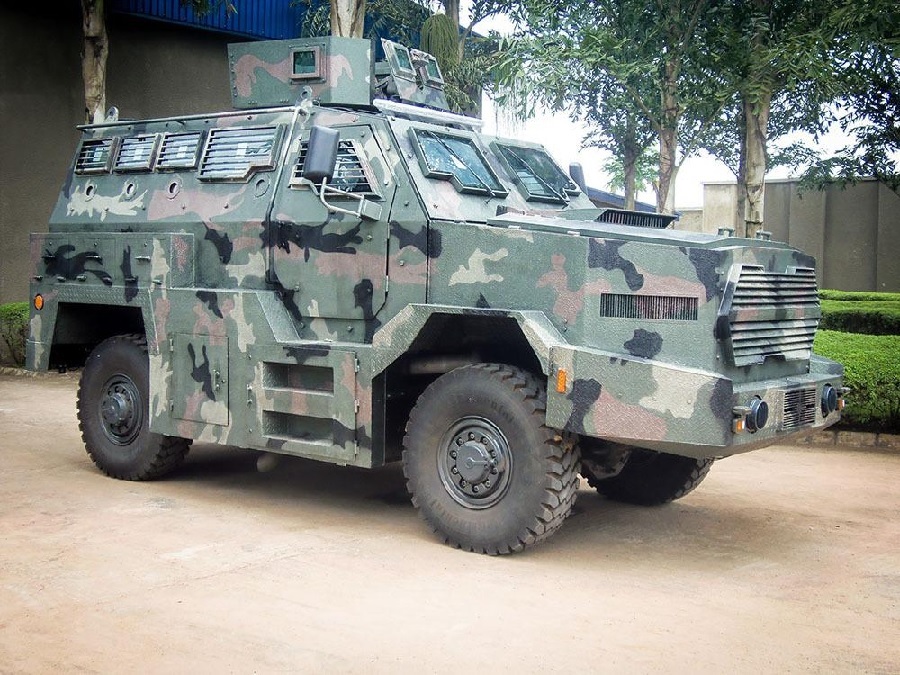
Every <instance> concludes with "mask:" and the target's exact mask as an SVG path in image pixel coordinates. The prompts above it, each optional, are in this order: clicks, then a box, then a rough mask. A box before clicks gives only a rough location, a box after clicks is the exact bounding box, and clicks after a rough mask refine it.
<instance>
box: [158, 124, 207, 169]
mask: <svg viewBox="0 0 900 675" xmlns="http://www.w3.org/2000/svg"><path fill="white" fill-rule="evenodd" d="M202 137H203V133H202V132H200V131H191V132H188V133H185V134H166V135H165V137H164V138H163V142H162V147H161V148H160V149H159V157H158V158H157V160H156V168H157V169H158V170H160V171H169V170H173V169H193V168H194V167H196V166H197V157H198V156H199V155H200V140H201V139H202Z"/></svg>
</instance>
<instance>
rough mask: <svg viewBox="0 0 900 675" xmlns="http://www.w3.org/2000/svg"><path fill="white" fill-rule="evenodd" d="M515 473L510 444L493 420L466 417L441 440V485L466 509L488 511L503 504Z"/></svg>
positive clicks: (439, 469)
mask: <svg viewBox="0 0 900 675" xmlns="http://www.w3.org/2000/svg"><path fill="white" fill-rule="evenodd" d="M511 472H512V453H511V452H510V450H509V442H508V441H507V440H506V436H505V435H504V434H503V432H502V431H500V429H499V428H498V427H497V425H496V424H494V423H493V422H491V421H490V420H487V419H484V418H483V417H463V418H461V419H459V420H457V421H456V422H455V423H454V424H453V426H451V427H450V429H449V430H448V431H447V433H445V434H444V436H443V438H442V439H441V446H440V449H439V452H438V473H439V474H440V477H441V482H442V483H443V485H444V489H445V490H446V491H447V494H449V495H450V496H451V497H452V498H453V500H454V501H456V502H457V503H458V504H461V505H462V506H465V507H466V508H469V509H486V508H488V507H489V506H493V505H494V504H496V503H497V502H498V501H500V499H502V498H503V495H504V494H506V491H507V489H508V488H509V477H510V474H511Z"/></svg>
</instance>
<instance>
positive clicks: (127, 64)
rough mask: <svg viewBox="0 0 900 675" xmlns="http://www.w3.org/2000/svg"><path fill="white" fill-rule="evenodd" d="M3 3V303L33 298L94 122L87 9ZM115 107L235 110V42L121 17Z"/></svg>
mask: <svg viewBox="0 0 900 675" xmlns="http://www.w3.org/2000/svg"><path fill="white" fill-rule="evenodd" d="M25 5H26V3H21V2H18V3H14V2H7V1H2V2H0V45H2V50H0V129H2V132H0V303H5V302H13V301H19V300H27V299H28V297H27V296H28V281H29V279H28V234H29V232H38V231H46V229H47V219H48V218H49V216H50V211H51V210H52V208H53V205H54V204H55V202H56V197H57V194H58V192H59V188H60V186H61V185H62V182H63V179H64V178H65V174H66V171H67V169H68V166H69V163H70V162H71V160H72V156H73V154H74V152H75V146H76V144H77V141H78V137H79V134H78V131H77V130H76V129H75V126H76V125H77V124H80V123H82V122H83V121H84V114H83V108H84V93H83V92H84V88H83V84H82V79H81V56H80V55H81V46H82V42H81V15H80V12H79V11H78V3H69V2H66V3H59V5H60V7H59V8H58V9H56V8H54V9H53V10H52V12H51V11H49V10H44V12H41V11H40V10H35V9H22V8H21V7H22V6H25ZM108 24H109V25H108V28H109V40H110V56H109V63H108V80H107V105H115V106H117V107H118V108H119V111H120V117H121V118H133V119H140V118H146V117H164V116H168V115H176V114H183V113H198V112H215V111H219V110H227V109H229V108H230V106H231V102H230V101H231V99H230V96H229V91H228V86H229V84H228V62H227V54H226V44H227V43H228V41H229V39H228V38H227V37H225V36H221V35H217V34H213V33H209V32H203V31H198V30H190V29H183V28H179V27H174V26H168V25H165V24H161V23H155V22H149V21H140V20H135V19H128V18H125V17H120V16H116V15H112V16H110V17H109V19H108Z"/></svg>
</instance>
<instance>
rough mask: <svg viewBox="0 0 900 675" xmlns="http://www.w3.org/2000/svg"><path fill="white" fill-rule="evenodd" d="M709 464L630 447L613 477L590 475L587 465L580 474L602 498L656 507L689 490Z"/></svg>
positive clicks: (699, 480) (705, 472)
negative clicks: (618, 470)
mask: <svg viewBox="0 0 900 675" xmlns="http://www.w3.org/2000/svg"><path fill="white" fill-rule="evenodd" d="M713 461H714V460H712V459H694V458H692V457H682V456H680V455H670V454H667V453H664V452H654V451H652V450H642V449H640V448H632V450H631V452H630V453H629V455H628V459H627V460H626V461H625V466H624V467H622V470H621V471H620V472H619V473H617V474H616V475H614V476H611V477H609V478H601V477H599V476H596V475H594V474H593V473H592V472H591V470H590V465H589V463H587V462H585V463H584V464H583V465H582V468H581V473H582V475H583V476H584V477H585V478H587V481H588V484H590V486H591V487H592V488H594V489H595V490H597V492H599V493H600V494H601V495H603V496H604V497H608V498H609V499H612V500H614V501H617V502H625V503H627V504H639V505H641V506H658V505H660V504H666V503H668V502H671V501H674V500H676V499H681V498H682V497H684V496H685V495H686V494H688V493H689V492H691V491H693V490H694V489H695V488H696V487H697V486H698V485H700V483H701V482H702V481H703V479H704V478H706V474H708V473H709V469H710V467H712V463H713Z"/></svg>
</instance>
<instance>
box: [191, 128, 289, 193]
mask: <svg viewBox="0 0 900 675" xmlns="http://www.w3.org/2000/svg"><path fill="white" fill-rule="evenodd" d="M280 140H281V127H274V126H273V127H255V128H252V129H212V130H211V131H210V132H209V137H208V138H207V140H206V147H205V148H204V149H203V157H202V158H201V159H200V169H199V171H198V177H199V178H200V179H201V180H247V179H248V178H249V177H250V176H251V175H252V174H253V173H254V172H256V171H264V170H266V169H271V168H273V167H274V166H275V156H276V152H277V151H278V145H279V142H280Z"/></svg>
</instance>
